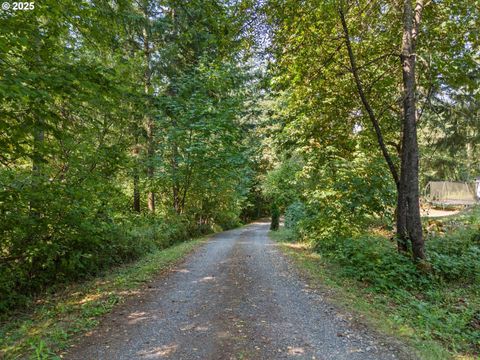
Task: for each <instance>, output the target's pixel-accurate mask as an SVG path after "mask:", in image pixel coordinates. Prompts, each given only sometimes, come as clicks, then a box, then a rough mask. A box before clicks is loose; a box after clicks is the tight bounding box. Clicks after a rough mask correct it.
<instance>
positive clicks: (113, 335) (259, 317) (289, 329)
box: [64, 222, 413, 360]
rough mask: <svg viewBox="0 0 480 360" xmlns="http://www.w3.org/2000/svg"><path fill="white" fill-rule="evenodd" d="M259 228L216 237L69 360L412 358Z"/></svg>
mask: <svg viewBox="0 0 480 360" xmlns="http://www.w3.org/2000/svg"><path fill="white" fill-rule="evenodd" d="M267 234H268V224H267V223H262V222H257V223H254V224H251V225H248V226H246V227H243V228H240V229H236V230H231V231H226V232H223V233H220V234H217V235H215V236H213V237H212V239H211V240H210V241H208V242H207V243H206V244H205V245H203V246H202V247H201V248H199V249H198V250H197V251H196V252H195V253H193V254H192V255H191V256H189V257H188V259H187V260H186V261H185V262H183V263H182V264H180V265H178V266H177V267H176V268H174V269H173V270H172V271H171V272H170V273H168V274H166V275H163V276H160V277H159V278H158V279H157V280H155V281H154V282H152V283H151V284H150V285H149V286H148V288H146V289H145V290H143V291H142V293H141V294H140V295H139V296H138V297H134V298H132V299H130V300H129V301H128V302H127V303H125V304H123V305H120V306H118V307H117V308H116V309H115V310H114V311H113V312H112V313H110V314H109V315H108V316H106V317H105V318H104V320H103V321H102V323H101V324H100V326H99V327H98V328H97V329H96V330H95V331H94V332H92V333H90V334H88V335H87V336H84V337H82V338H81V339H79V340H78V341H77V343H76V344H75V346H74V347H73V348H72V349H71V350H70V352H69V353H68V354H66V355H65V356H64V358H66V359H79V360H80V359H81V360H86V359H115V360H118V359H185V360H189V359H202V360H207V359H214V360H223V359H225V360H229V359H238V360H240V359H252V360H257V359H258V360H261V359H325V360H327V359H328V360H330V359H349V360H350V359H352V360H355V359H362V360H363V359H365V360H366V359H369V360H370V359H412V358H413V357H412V355H409V354H408V353H407V352H405V351H404V350H403V347H402V346H400V345H398V344H395V343H394V342H391V341H389V340H388V339H385V338H383V337H380V336H379V335H378V334H376V333H374V332H372V331H370V330H368V329H367V328H366V327H365V326H362V325H359V323H358V322H357V321H356V320H355V319H352V318H351V316H350V315H349V314H346V313H342V311H341V310H339V309H338V308H337V307H336V306H334V305H332V304H331V303H328V302H327V301H326V300H325V299H324V298H323V296H322V290H321V289H315V288H314V287H312V286H310V285H309V284H308V283H307V282H306V281H305V280H304V279H303V278H302V276H301V275H300V274H299V273H298V272H297V271H296V270H295V269H294V266H293V265H292V264H291V263H290V262H289V260H288V259H286V258H285V257H284V256H283V255H282V254H281V252H280V250H279V249H277V247H276V245H275V244H274V243H273V242H272V241H271V240H270V239H269V238H268V235H267Z"/></svg>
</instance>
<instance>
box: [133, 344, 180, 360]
mask: <svg viewBox="0 0 480 360" xmlns="http://www.w3.org/2000/svg"><path fill="white" fill-rule="evenodd" d="M177 348H178V345H177V344H173V343H172V344H169V345H163V346H159V347H156V348H153V349H151V350H147V351H141V352H139V353H138V355H140V356H142V357H144V358H147V359H158V358H162V357H166V356H170V355H172V354H173V353H174V352H175V351H176V350H177Z"/></svg>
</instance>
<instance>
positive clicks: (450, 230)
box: [271, 209, 480, 360]
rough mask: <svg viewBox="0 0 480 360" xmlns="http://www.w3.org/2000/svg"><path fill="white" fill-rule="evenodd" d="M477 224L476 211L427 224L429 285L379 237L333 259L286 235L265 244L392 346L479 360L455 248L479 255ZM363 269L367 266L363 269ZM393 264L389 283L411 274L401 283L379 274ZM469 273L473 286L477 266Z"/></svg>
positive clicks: (476, 304) (477, 310) (469, 293)
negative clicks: (393, 341) (277, 248)
mask: <svg viewBox="0 0 480 360" xmlns="http://www.w3.org/2000/svg"><path fill="white" fill-rule="evenodd" d="M479 219H480V210H479V209H474V210H472V211H467V212H462V213H460V214H458V215H457V216H454V217H451V218H442V219H435V220H432V221H430V220H429V221H427V222H426V226H430V228H431V229H430V230H427V234H428V235H427V250H428V251H429V253H430V254H431V256H434V255H435V256H437V258H436V259H434V258H432V260H434V262H433V265H434V266H436V267H435V268H434V273H433V274H429V275H427V277H426V279H428V280H424V279H423V278H419V276H417V274H415V273H414V272H412V270H411V269H410V268H409V265H408V264H403V263H402V262H401V261H400V262H398V259H394V257H395V253H394V251H393V250H392V251H390V250H388V248H389V247H390V243H389V242H388V239H385V237H381V236H379V235H368V237H362V238H360V239H357V240H360V241H361V242H366V243H368V242H369V241H370V242H371V244H373V246H372V245H371V244H370V245H369V244H361V245H359V244H358V242H357V244H355V245H351V243H354V242H355V240H350V241H349V242H347V244H342V245H341V247H340V248H339V249H337V250H336V251H337V252H336V253H335V255H332V254H324V253H319V252H316V251H314V248H313V245H312V244H310V243H295V242H292V239H294V238H295V234H294V233H293V232H292V231H291V230H288V229H281V230H280V231H278V232H271V237H272V238H273V239H274V240H276V241H278V242H279V243H281V248H282V249H283V251H284V252H285V253H286V254H288V255H289V256H290V257H291V258H292V259H293V260H294V261H295V263H296V264H297V265H298V267H299V268H300V269H302V270H303V271H304V272H305V273H306V274H307V275H308V277H309V278H310V279H312V281H313V282H315V283H317V284H319V285H320V286H326V287H327V288H328V289H327V291H326V294H327V295H328V294H330V296H329V297H330V298H331V301H332V303H337V304H340V306H342V307H344V308H345V309H348V310H350V311H353V312H355V313H356V314H357V315H358V317H360V318H361V319H362V321H363V322H366V323H367V324H369V325H371V326H372V328H376V329H378V330H379V331H380V332H381V333H385V334H388V335H391V336H393V337H396V338H399V339H400V340H401V341H402V342H403V343H405V344H407V345H408V346H409V347H412V348H413V349H415V350H416V352H417V353H418V355H419V357H420V358H422V359H426V360H430V359H431V360H437V359H439V360H441V359H462V360H466V359H480V357H479V354H478V349H479V346H480V342H479V339H480V336H479V335H480V318H478V316H479V315H480V284H479V283H478V281H476V280H475V278H473V280H472V278H471V277H470V278H467V277H466V275H464V274H465V273H466V272H467V270H468V268H464V267H465V266H473V265H472V258H471V257H470V258H467V252H465V257H462V256H458V255H459V254H460V255H461V254H462V253H459V250H458V247H461V246H465V245H466V244H467V245H468V246H469V248H468V249H470V250H468V251H472V250H471V249H478V245H475V244H474V243H471V242H470V243H469V241H470V240H468V239H470V238H471V235H472V231H478V222H479ZM475 229H477V230H475ZM379 242H383V243H384V244H386V245H385V246H386V247H387V250H384V249H379V248H378V243H379ZM342 246H343V247H342ZM392 246H393V244H392ZM345 249H346V250H345ZM372 249H373V250H372ZM452 249H453V250H452ZM352 250H353V251H352ZM477 251H478V250H477ZM361 252H364V254H360V253H361ZM372 254H373V255H375V256H372ZM345 255H347V256H345ZM469 256H471V255H469ZM464 258H465V260H464ZM478 260H479V259H478V258H477V261H478ZM362 262H367V263H368V262H370V263H369V264H367V265H366V266H365V267H363V268H362V267H361V264H362ZM382 262H383V264H382ZM385 263H390V264H389V265H385ZM392 264H393V265H394V266H396V265H397V264H399V265H400V266H402V267H401V268H400V270H399V271H398V273H396V274H394V275H393V277H400V276H403V275H404V273H403V270H408V271H410V272H411V273H410V274H408V275H407V278H406V279H407V280H405V281H403V282H402V281H400V280H399V281H396V282H394V283H392V282H391V281H390V280H391V279H392V277H391V276H392V275H390V274H389V273H388V272H387V271H386V270H385V269H391V267H392ZM477 264H478V263H477ZM470 269H471V268H470ZM476 269H477V270H476V271H477V273H476V274H477V275H476V276H477V278H476V279H478V266H477V268H476ZM474 271H475V270H471V273H474ZM364 275H365V276H364ZM389 276H390V277H389ZM449 276H451V277H452V278H451V279H449ZM410 278H411V279H413V280H412V282H411V283H409V281H410V280H409V279H410Z"/></svg>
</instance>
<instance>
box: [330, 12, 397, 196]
mask: <svg viewBox="0 0 480 360" xmlns="http://www.w3.org/2000/svg"><path fill="white" fill-rule="evenodd" d="M338 13H339V15H340V20H341V22H342V28H343V32H344V35H345V45H346V46H347V51H348V58H349V60H350V66H351V70H352V75H353V77H354V79H355V84H356V86H357V90H358V94H359V95H360V99H361V100H362V103H363V106H364V107H365V110H366V111H367V113H368V117H369V118H370V121H371V122H372V125H373V128H374V129H375V134H376V135H377V141H378V145H379V146H380V149H381V151H382V154H383V157H384V158H385V161H386V162H387V165H388V168H389V169H390V173H391V174H392V177H393V180H394V181H395V185H396V186H397V188H398V187H399V185H400V178H399V176H398V171H397V169H396V167H395V164H394V163H393V160H392V158H391V156H390V154H389V152H388V149H387V147H386V145H385V142H384V140H383V135H382V131H381V129H380V125H379V123H378V120H377V118H376V116H375V113H374V111H373V109H372V107H371V106H370V102H369V101H368V99H367V97H366V95H365V92H364V90H363V85H362V82H361V80H360V76H359V74H358V68H357V64H356V61H355V56H354V54H353V50H352V44H351V43H350V36H349V33H348V26H347V22H346V20H345V14H344V12H343V9H342V8H339V9H338Z"/></svg>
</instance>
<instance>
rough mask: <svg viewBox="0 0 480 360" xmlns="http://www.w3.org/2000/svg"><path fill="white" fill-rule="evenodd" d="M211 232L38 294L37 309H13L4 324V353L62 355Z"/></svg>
mask: <svg viewBox="0 0 480 360" xmlns="http://www.w3.org/2000/svg"><path fill="white" fill-rule="evenodd" d="M205 240H206V238H201V239H196V240H191V241H187V242H183V243H179V244H177V245H173V246H172V247H169V248H167V249H164V250H158V251H156V252H153V253H150V254H148V255H146V256H145V257H144V258H142V259H141V260H139V261H137V262H135V263H132V264H129V265H125V266H123V267H119V268H117V269H114V270H113V271H111V272H109V273H107V274H106V275H104V276H101V277H97V278H95V279H93V280H91V281H87V282H84V283H81V284H74V285H71V286H68V288H67V289H65V290H63V291H61V292H57V293H55V294H51V295H45V296H44V297H42V298H38V299H36V300H35V303H33V304H32V306H31V308H33V310H31V311H29V312H24V313H19V312H17V313H14V314H9V315H8V318H5V319H2V323H1V324H0V358H2V359H18V358H22V359H24V358H28V359H60V356H59V354H61V352H62V351H64V350H66V349H68V348H69V346H70V344H71V342H72V340H73V338H74V337H75V336H76V335H79V334H82V333H84V332H86V331H88V330H91V329H93V328H94V327H95V326H96V325H97V324H98V323H99V320H100V318H101V316H103V315H105V314H107V313H109V312H110V311H111V310H112V309H113V308H114V307H115V306H116V305H118V304H120V303H122V302H124V301H125V300H126V299H128V298H129V297H130V296H132V295H135V294H137V293H138V291H139V290H140V289H141V288H142V287H143V286H144V285H145V283H147V282H149V281H150V280H152V279H153V278H154V277H155V276H157V275H158V274H159V273H160V272H162V271H165V270H167V269H169V268H170V267H171V266H173V265H174V264H176V263H178V261H180V260H181V259H183V258H184V257H185V256H186V255H187V254H189V253H190V252H191V251H192V250H193V249H195V248H196V247H197V246H199V245H200V244H201V243H203V242H204V241H205Z"/></svg>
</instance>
